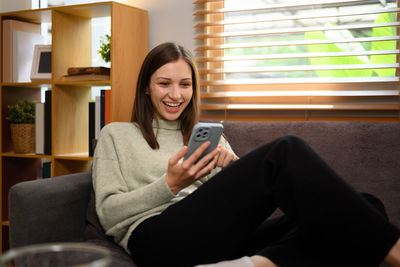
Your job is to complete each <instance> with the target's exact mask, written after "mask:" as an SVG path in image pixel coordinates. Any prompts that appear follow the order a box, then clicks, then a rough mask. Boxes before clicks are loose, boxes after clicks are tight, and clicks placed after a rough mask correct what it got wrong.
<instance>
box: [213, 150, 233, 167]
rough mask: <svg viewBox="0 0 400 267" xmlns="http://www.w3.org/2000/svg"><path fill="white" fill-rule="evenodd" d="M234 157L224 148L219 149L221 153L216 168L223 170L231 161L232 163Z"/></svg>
mask: <svg viewBox="0 0 400 267" xmlns="http://www.w3.org/2000/svg"><path fill="white" fill-rule="evenodd" d="M235 158H236V155H235V154H234V153H232V152H230V151H228V150H227V149H225V148H222V147H221V153H220V154H219V157H218V161H217V165H216V166H217V167H221V168H225V167H226V166H228V165H229V164H230V163H231V162H232V161H234V160H235Z"/></svg>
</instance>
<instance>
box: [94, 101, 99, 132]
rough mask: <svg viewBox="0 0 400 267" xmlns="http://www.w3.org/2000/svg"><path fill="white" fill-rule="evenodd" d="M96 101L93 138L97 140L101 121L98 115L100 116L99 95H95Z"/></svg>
mask: <svg viewBox="0 0 400 267" xmlns="http://www.w3.org/2000/svg"><path fill="white" fill-rule="evenodd" d="M95 99H96V102H95V131H94V132H95V139H96V140H97V139H98V138H99V135H100V130H101V123H100V117H101V107H100V102H101V101H100V96H96V97H95Z"/></svg>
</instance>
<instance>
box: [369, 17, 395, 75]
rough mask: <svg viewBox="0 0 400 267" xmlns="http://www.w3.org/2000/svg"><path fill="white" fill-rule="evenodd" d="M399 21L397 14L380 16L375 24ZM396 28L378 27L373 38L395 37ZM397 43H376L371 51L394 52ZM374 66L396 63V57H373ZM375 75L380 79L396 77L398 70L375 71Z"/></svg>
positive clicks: (373, 32) (373, 43) (372, 45)
mask: <svg viewBox="0 0 400 267" xmlns="http://www.w3.org/2000/svg"><path fill="white" fill-rule="evenodd" d="M396 20H397V16H396V13H384V14H380V15H379V16H378V17H377V18H376V19H375V20H374V23H388V22H393V21H396ZM395 35H396V27H377V28H373V29H372V36H373V37H383V36H395ZM394 49H396V41H375V42H372V44H371V50H394ZM370 59H371V62H372V63H373V64H388V63H396V55H371V57H370ZM374 71H375V73H376V74H377V75H378V76H380V77H392V76H395V75H396V69H375V70H374Z"/></svg>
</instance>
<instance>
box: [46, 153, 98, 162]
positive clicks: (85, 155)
mask: <svg viewBox="0 0 400 267" xmlns="http://www.w3.org/2000/svg"><path fill="white" fill-rule="evenodd" d="M54 159H65V160H83V161H90V160H93V157H89V153H88V152H83V153H70V154H57V155H54Z"/></svg>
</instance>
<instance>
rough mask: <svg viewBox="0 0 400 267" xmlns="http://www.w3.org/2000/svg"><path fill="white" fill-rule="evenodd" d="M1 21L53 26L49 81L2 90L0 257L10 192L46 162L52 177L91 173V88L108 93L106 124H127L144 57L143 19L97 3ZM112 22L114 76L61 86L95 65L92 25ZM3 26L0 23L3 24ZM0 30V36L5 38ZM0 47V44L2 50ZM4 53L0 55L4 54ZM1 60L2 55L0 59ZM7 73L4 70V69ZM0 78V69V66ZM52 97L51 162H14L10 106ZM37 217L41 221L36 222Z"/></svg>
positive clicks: (37, 158) (24, 157)
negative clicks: (74, 70) (75, 71)
mask: <svg viewBox="0 0 400 267" xmlns="http://www.w3.org/2000/svg"><path fill="white" fill-rule="evenodd" d="M0 17H1V21H2V22H3V21H4V20H7V19H14V20H19V21H25V22H30V23H37V24H42V23H51V46H52V59H51V60H52V76H51V77H52V78H51V80H48V81H43V82H40V81H39V82H38V81H35V82H9V81H4V80H3V77H2V79H1V83H0V98H1V102H0V106H1V122H0V132H1V143H0V146H1V161H0V170H1V172H0V173H1V177H0V179H1V183H0V186H1V191H0V192H1V198H0V203H1V205H0V207H1V212H0V219H1V220H0V221H1V226H2V231H0V238H1V242H0V246H1V247H0V252H1V251H5V250H7V249H8V225H9V223H8V201H7V199H8V190H9V188H10V187H11V186H12V185H14V184H16V183H18V182H21V181H26V180H33V179H35V178H36V169H37V168H38V167H40V166H41V163H42V160H47V161H51V166H52V167H51V173H52V176H58V175H64V174H69V173H76V172H82V171H89V170H90V167H91V161H92V158H91V157H89V153H88V146H89V144H88V127H89V126H88V102H90V101H91V94H92V90H93V87H94V86H106V87H109V88H110V91H111V102H110V118H111V121H130V116H131V110H132V107H133V101H134V94H135V86H136V79H137V75H138V73H139V68H140V66H141V63H142V61H143V59H144V57H145V55H146V54H147V49H148V14H147V11H145V10H142V9H138V8H135V7H132V6H128V5H125V4H121V3H116V2H101V3H93V4H82V5H72V6H60V7H51V8H45V9H36V10H24V11H15V12H8V13H0ZM99 17H110V18H111V64H110V66H111V70H110V72H111V73H110V79H109V80H105V81H63V80H62V77H63V75H66V74H67V69H68V68H69V67H88V66H91V65H92V63H91V62H92V59H91V57H92V53H91V52H92V51H91V49H92V39H91V31H92V23H91V21H92V18H99ZM2 25H3V23H2ZM1 31H2V28H1V29H0V34H1V36H3V35H2V32H1ZM3 43H4V40H2V42H1V46H3ZM2 51H3V49H0V53H2ZM2 56H4V55H2ZM4 67H7V66H4ZM0 73H1V74H3V64H0ZM42 87H48V88H50V89H51V91H52V93H51V102H52V108H51V114H52V119H51V125H52V126H51V154H50V155H38V154H16V153H14V152H13V146H12V143H11V135H10V125H9V123H8V121H7V120H6V111H7V106H8V105H11V104H15V103H17V102H19V101H21V100H23V99H28V100H31V101H35V102H40V99H41V88H42ZM38 216H40V215H38Z"/></svg>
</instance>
